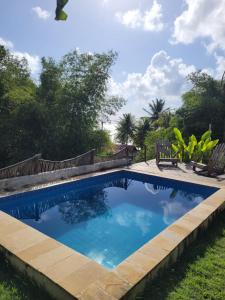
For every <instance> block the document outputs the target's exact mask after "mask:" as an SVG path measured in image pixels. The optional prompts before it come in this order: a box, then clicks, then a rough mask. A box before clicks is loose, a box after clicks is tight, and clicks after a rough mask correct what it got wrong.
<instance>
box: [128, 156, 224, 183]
mask: <svg viewBox="0 0 225 300" xmlns="http://www.w3.org/2000/svg"><path fill="white" fill-rule="evenodd" d="M128 168H129V169H131V170H134V171H135V170H137V171H143V172H147V173H151V174H155V175H159V176H166V177H176V178H177V179H178V180H187V181H192V182H193V181H195V182H198V183H202V184H209V185H214V186H218V187H223V186H225V174H223V175H219V176H217V177H206V176H202V175H199V174H197V173H195V172H193V170H192V167H191V166H190V165H188V164H185V163H179V164H178V167H174V166H173V165H172V164H161V165H160V166H159V167H158V166H157V165H156V163H155V159H153V160H149V161H147V162H140V163H136V164H133V165H131V166H130V167H128Z"/></svg>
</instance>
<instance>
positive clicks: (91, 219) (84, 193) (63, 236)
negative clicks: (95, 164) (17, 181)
mask: <svg viewBox="0 0 225 300" xmlns="http://www.w3.org/2000/svg"><path fill="white" fill-rule="evenodd" d="M217 190H218V189H217V188H214V187H206V186H203V185H197V184H193V183H185V182H181V181H176V180H170V179H165V178H161V177H157V176H152V175H144V174H140V173H135V172H130V171H119V172H113V173H108V174H105V175H100V176H95V177H92V178H88V179H82V180H78V181H75V182H71V183H66V184H60V185H57V186H53V187H49V188H45V189H40V190H37V191H32V192H27V193H21V194H17V195H13V196H9V197H5V198H2V199H1V200H0V210H2V211H4V212H6V213H8V214H10V215H11V216H13V217H15V218H17V219H19V220H21V221H23V222H24V223H26V224H28V225H30V226H32V227H33V228H35V229H37V230H39V231H41V232H43V233H45V234H46V235H48V236H50V237H52V238H54V239H56V240H57V241H59V242H61V243H63V244H65V245H67V246H69V247H71V248H72V249H74V250H76V251H78V252H80V253H82V254H83V255H85V256H88V257H89V258H91V259H93V260H95V261H96V262H98V263H100V264H101V265H103V266H104V267H106V268H108V269H113V268H114V267H116V266H117V265H118V264H120V263H121V262H122V261H123V260H124V259H126V258H127V257H128V256H129V255H131V254H132V253H133V252H135V251H136V250H137V249H139V248H140V247H141V246H142V245H144V244H145V243H146V242H148V241H149V240H151V239H152V238H153V237H154V236H156V235H157V234H158V233H160V232H161V231H162V230H163V229H165V228H166V227H167V226H169V225H170V224H172V223H173V222H175V221H176V220H177V219H178V218H180V217H181V216H182V215H184V214H185V213H186V212H188V211H189V210H191V209H192V208H193V207H195V206H197V205H198V204H199V203H200V202H201V201H202V200H204V199H206V198H207V197H209V196H210V195H212V194H213V193H214V192H216V191H217Z"/></svg>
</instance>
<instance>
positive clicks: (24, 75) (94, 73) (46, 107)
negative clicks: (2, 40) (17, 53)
mask: <svg viewBox="0 0 225 300" xmlns="http://www.w3.org/2000/svg"><path fill="white" fill-rule="evenodd" d="M116 57H117V54H116V53H114V52H108V53H103V54H88V53H80V52H79V51H76V50H75V51H73V52H71V53H69V54H67V55H65V56H64V57H63V58H62V59H61V60H60V61H59V62H56V61H54V60H53V59H52V58H43V59H42V70H41V74H40V80H39V81H35V80H33V79H32V78H31V76H30V72H29V69H28V65H27V62H26V60H25V59H23V60H20V59H18V58H15V57H14V56H13V55H11V54H10V52H9V51H8V50H6V49H5V48H4V47H3V46H0V120H1V123H0V136H1V147H0V167H3V166H6V165H9V164H10V163H14V162H17V161H20V160H23V159H25V158H28V157H30V156H32V155H34V154H35V153H42V155H43V157H45V158H49V159H52V160H54V159H55V160H61V159H66V158H70V157H74V156H76V155H78V154H81V153H84V152H86V151H88V150H90V149H92V148H97V149H99V150H100V149H101V150H104V148H105V147H107V146H109V144H110V138H109V135H108V133H107V132H106V131H102V130H101V129H100V128H99V123H100V120H107V119H108V118H109V116H110V115H113V114H114V113H115V112H117V111H118V110H119V109H120V107H121V106H122V105H123V104H124V100H123V99H122V98H118V97H110V96H108V95H107V82H108V78H109V75H110V68H111V66H112V64H113V63H114V62H115V60H116Z"/></svg>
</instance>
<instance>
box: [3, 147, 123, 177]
mask: <svg viewBox="0 0 225 300" xmlns="http://www.w3.org/2000/svg"><path fill="white" fill-rule="evenodd" d="M95 152H96V151H95V149H92V150H90V151H88V152H86V153H84V154H82V155H79V156H76V157H74V158H71V159H67V160H62V161H52V160H46V159H42V158H41V154H36V155H34V156H33V157H31V158H28V159H26V160H24V161H21V162H18V163H16V164H14V165H11V166H8V167H5V168H2V169H0V179H4V178H11V177H18V176H25V175H32V174H38V173H43V172H49V171H55V170H59V169H67V168H72V167H78V166H84V165H90V164H94V163H99V162H104V161H109V160H115V159H120V158H126V157H127V158H128V151H127V148H123V149H122V150H120V151H119V152H117V153H115V154H113V155H110V156H96V155H95Z"/></svg>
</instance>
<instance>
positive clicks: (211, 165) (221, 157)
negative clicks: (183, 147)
mask: <svg viewBox="0 0 225 300" xmlns="http://www.w3.org/2000/svg"><path fill="white" fill-rule="evenodd" d="M191 165H192V167H193V171H194V172H196V173H199V174H202V175H207V176H210V175H214V174H216V175H219V174H223V173H224V169H225V144H219V145H217V146H216V148H215V149H214V150H213V153H212V155H211V157H210V158H209V161H208V164H207V165H206V164H202V163H198V162H195V161H191ZM196 169H200V170H196Z"/></svg>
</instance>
